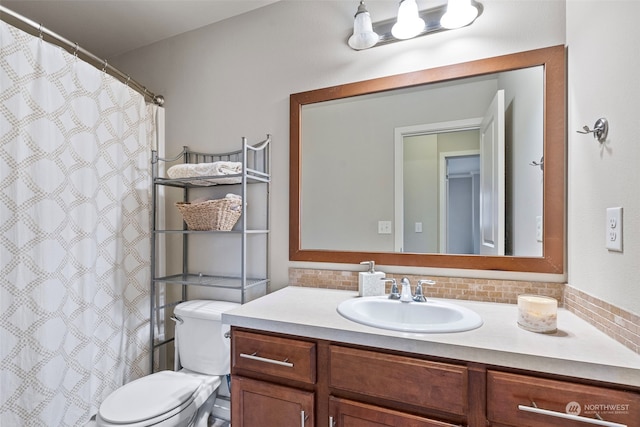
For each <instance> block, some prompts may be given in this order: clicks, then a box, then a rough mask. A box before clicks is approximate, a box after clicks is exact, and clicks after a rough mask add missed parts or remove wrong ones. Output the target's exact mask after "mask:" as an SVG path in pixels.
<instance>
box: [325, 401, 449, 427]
mask: <svg viewBox="0 0 640 427" xmlns="http://www.w3.org/2000/svg"><path fill="white" fill-rule="evenodd" d="M329 413H330V414H331V417H332V418H333V426H334V427H399V426H402V427H453V426H454V424H448V423H444V422H441V421H436V420H430V419H428V418H423V417H418V416H415V415H411V414H405V413H403V412H399V411H394V410H391V409H385V408H379V407H377V406H372V405H367V404H365V403H360V402H354V401H351V400H346V399H340V398H337V397H331V398H330V399H329Z"/></svg>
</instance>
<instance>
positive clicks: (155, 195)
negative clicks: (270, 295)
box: [150, 135, 271, 372]
mask: <svg viewBox="0 0 640 427" xmlns="http://www.w3.org/2000/svg"><path fill="white" fill-rule="evenodd" d="M270 146H271V136H270V135H267V138H266V139H265V140H264V141H261V142H259V143H257V144H254V145H250V144H249V143H248V141H247V138H244V137H243V138H242V147H241V148H240V149H239V150H236V151H231V152H226V153H215V154H214V153H201V152H195V151H191V150H189V148H188V147H184V148H183V150H182V152H181V153H180V154H179V155H178V156H176V157H173V158H161V157H159V156H158V153H157V151H153V153H152V174H153V191H152V206H153V217H152V235H151V249H152V256H151V285H150V286H151V295H150V297H151V313H150V328H151V334H150V336H151V372H153V371H154V367H155V362H156V360H155V352H156V349H158V348H160V347H162V346H164V345H166V344H168V343H170V342H172V341H173V340H174V338H173V337H169V338H166V336H165V335H166V334H165V333H164V329H165V328H164V320H165V319H164V317H165V315H164V314H165V310H167V309H171V308H172V307H175V306H176V305H177V304H179V303H180V302H182V301H186V300H187V299H188V291H187V290H188V288H189V287H190V286H203V287H210V288H218V289H227V290H234V291H237V293H238V294H239V298H238V301H237V302H239V303H241V304H244V303H245V302H248V300H249V299H250V298H251V297H256V295H257V296H262V295H264V294H266V293H267V291H268V286H269V259H268V258H269V224H270V220H269V212H270V208H269V203H270V185H271V151H270V148H271V147H270ZM180 160H181V162H182V163H183V164H197V163H213V162H218V161H228V162H240V163H241V164H242V172H241V173H239V174H234V175H221V176H201V177H190V178H178V179H171V178H166V177H161V176H160V175H159V170H160V167H159V166H160V164H162V163H165V164H168V163H171V162H179V161H180ZM230 181H232V182H230ZM249 185H259V186H262V187H263V188H261V189H259V194H260V195H261V197H264V215H265V217H264V218H261V224H260V226H259V227H250V226H249V224H248V216H249V215H248V212H247V211H248V209H251V208H250V207H249V205H250V204H251V203H249V202H248V200H247V198H248V186H249ZM163 187H167V188H177V189H179V190H181V191H182V192H183V199H184V201H185V202H188V201H189V200H190V193H191V192H192V191H193V190H195V189H198V191H206V189H207V188H209V189H216V190H219V189H220V188H221V187H224V188H225V191H228V192H230V193H234V194H238V195H240V196H241V197H242V203H243V209H242V215H241V216H240V219H239V220H238V223H237V224H236V226H235V227H234V229H233V230H231V231H217V230H216V231H193V230H189V229H188V228H187V226H186V224H183V227H182V229H177V230H168V229H163V228H159V226H160V224H159V223H160V221H159V213H160V211H161V210H160V209H158V202H159V191H160V189H161V188H163ZM263 226H264V227H263ZM169 234H177V235H180V236H181V237H182V262H181V265H182V271H180V272H177V273H172V274H166V275H164V274H163V275H160V274H158V261H159V260H158V257H159V256H161V255H162V251H161V250H160V249H159V244H158V243H159V242H158V240H159V239H158V238H159V236H161V235H169ZM221 235H226V236H233V237H234V238H237V239H239V240H240V246H239V247H240V249H239V253H238V255H239V256H240V261H239V271H238V272H237V275H235V274H234V275H229V274H220V275H217V274H215V273H210V272H209V273H207V274H203V273H201V272H196V271H192V270H191V269H190V268H189V251H188V249H189V238H190V237H192V236H205V237H206V236H211V238H214V239H215V238H216V236H218V237H219V236H221ZM250 236H264V238H263V239H262V243H263V244H264V248H263V255H261V257H262V258H263V259H262V261H263V262H264V267H263V270H264V272H265V275H264V276H260V277H249V276H248V272H247V271H248V268H247V267H248V262H249V259H248V258H249V256H248V246H249V238H250ZM251 261H252V262H258V261H259V260H253V259H252V260H251ZM159 285H173V286H181V298H180V299H179V300H177V301H173V302H165V301H160V300H159V294H158V292H157V287H158V286H159ZM248 291H251V293H250V294H249V292H248ZM251 299H252V298H251ZM160 329H162V331H160ZM159 332H160V333H159ZM158 336H160V337H162V338H158Z"/></svg>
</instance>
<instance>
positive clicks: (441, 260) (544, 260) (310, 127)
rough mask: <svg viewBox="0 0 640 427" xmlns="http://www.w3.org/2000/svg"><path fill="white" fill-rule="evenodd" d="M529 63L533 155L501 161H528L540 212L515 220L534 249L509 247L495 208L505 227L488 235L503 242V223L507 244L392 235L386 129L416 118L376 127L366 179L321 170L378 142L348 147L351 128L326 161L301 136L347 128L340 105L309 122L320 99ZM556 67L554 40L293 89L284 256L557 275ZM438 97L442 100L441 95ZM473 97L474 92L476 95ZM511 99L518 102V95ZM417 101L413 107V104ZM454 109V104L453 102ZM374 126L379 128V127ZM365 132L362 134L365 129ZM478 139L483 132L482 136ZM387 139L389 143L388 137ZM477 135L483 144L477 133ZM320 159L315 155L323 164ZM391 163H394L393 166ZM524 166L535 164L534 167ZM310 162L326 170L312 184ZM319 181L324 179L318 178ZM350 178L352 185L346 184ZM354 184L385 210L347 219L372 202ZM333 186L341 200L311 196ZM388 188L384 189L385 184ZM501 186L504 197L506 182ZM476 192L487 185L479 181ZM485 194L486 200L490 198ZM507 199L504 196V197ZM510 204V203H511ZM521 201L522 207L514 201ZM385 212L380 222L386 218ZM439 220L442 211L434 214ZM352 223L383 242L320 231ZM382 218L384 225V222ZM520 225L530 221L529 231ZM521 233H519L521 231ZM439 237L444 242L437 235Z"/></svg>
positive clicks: (360, 155)
mask: <svg viewBox="0 0 640 427" xmlns="http://www.w3.org/2000/svg"><path fill="white" fill-rule="evenodd" d="M534 68H537V69H539V70H540V78H539V81H540V85H539V86H540V91H539V92H541V93H540V94H539V99H540V110H539V111H540V114H539V117H537V122H538V123H539V127H540V129H539V133H540V137H539V139H540V141H541V146H540V150H541V156H539V157H536V158H531V159H530V160H531V161H530V162H528V163H522V161H519V162H518V163H517V164H516V163H512V164H509V161H507V162H506V163H507V167H506V169H507V171H509V170H525V168H530V169H527V170H528V171H529V170H533V169H536V168H537V173H538V179H539V187H540V199H541V200H540V201H539V210H540V211H539V213H537V215H535V216H534V217H532V218H533V219H531V218H529V220H528V221H529V222H528V224H527V225H526V226H525V227H524V228H526V229H527V233H529V235H531V233H534V235H535V236H536V237H535V240H536V241H537V242H538V243H537V244H538V245H539V248H540V249H539V251H538V252H534V253H527V252H526V251H517V250H515V249H514V248H513V247H512V246H514V244H513V240H514V236H515V235H516V234H517V233H519V231H517V230H513V229H511V227H514V226H513V225H512V224H508V225H505V219H504V215H503V216H502V217H500V216H497V218H498V221H497V224H499V226H500V227H504V229H503V230H502V231H501V233H502V234H501V233H497V234H495V236H498V237H497V238H495V239H494V241H499V242H500V243H501V244H502V243H503V241H502V240H501V239H504V237H502V236H504V234H505V231H504V230H506V235H507V237H506V239H507V241H508V243H507V245H506V246H507V249H506V250H504V248H503V249H500V250H499V251H497V252H495V253H490V252H489V253H487V252H482V253H476V252H470V253H444V252H445V251H444V250H443V249H442V248H440V249H436V250H433V251H432V252H431V251H429V249H426V250H424V251H422V250H414V249H411V248H410V249H409V250H407V248H409V244H408V243H407V242H405V243H404V246H403V243H402V242H403V240H402V238H401V236H399V234H400V233H402V228H401V227H400V226H398V227H397V228H396V224H402V223H403V218H402V217H400V216H401V214H399V213H398V212H402V209H400V210H398V209H397V208H398V207H397V206H395V205H396V204H397V200H399V199H397V198H394V197H393V195H391V196H389V194H388V193H389V192H383V191H382V186H384V185H387V184H388V181H389V180H391V181H393V170H394V168H395V169H397V168H398V166H397V154H396V163H394V160H393V155H394V154H393V153H394V137H393V135H394V132H395V134H396V135H397V134H398V133H399V132H400V131H398V129H413V127H415V125H416V124H417V123H415V122H410V123H408V124H407V123H404V124H403V125H402V126H395V125H394V126H395V129H388V130H386V129H385V131H384V132H383V133H384V134H385V136H384V139H385V142H384V144H385V145H384V150H385V153H384V155H382V157H384V158H385V159H386V162H385V163H384V164H382V165H378V164H376V165H372V166H370V169H373V170H376V171H378V172H376V173H377V175H373V176H374V177H377V178H380V179H377V178H376V179H369V180H368V181H361V182H360V183H357V182H356V181H358V180H357V179H348V178H344V179H342V181H339V183H338V184H336V182H333V183H332V182H331V181H329V180H327V177H328V176H330V174H332V173H333V171H336V170H338V169H345V168H346V169H349V168H350V166H349V165H350V164H355V163H362V162H367V161H368V160H367V156H369V155H371V156H373V152H372V151H367V150H372V149H375V150H378V149H377V148H373V147H374V145H373V144H372V145H371V147H372V148H364V149H363V148H353V147H351V143H352V142H353V143H354V146H355V145H356V144H355V142H356V141H355V139H357V137H355V136H351V137H349V138H351V139H350V140H348V141H345V142H341V144H342V145H341V147H342V148H341V149H340V152H335V150H334V152H328V153H325V156H333V157H334V158H335V159H336V160H335V161H331V160H329V163H327V159H329V158H330V157H327V159H323V157H322V156H316V154H315V152H314V148H313V146H312V145H311V144H312V143H313V144H316V145H320V144H319V143H318V142H317V141H315V142H314V139H315V138H312V137H310V135H314V134H311V133H310V132H315V130H314V129H321V128H323V127H330V128H336V129H338V130H339V132H340V133H344V134H348V133H349V132H350V131H348V130H347V129H345V128H340V127H339V126H342V125H344V126H347V125H346V124H344V123H348V122H349V119H350V115H349V114H345V113H344V112H340V110H335V112H331V113H329V114H325V115H324V116H322V115H319V117H327V116H333V117H337V118H339V120H340V123H342V124H341V125H337V124H331V125H328V126H324V122H322V119H320V120H318V119H317V118H316V119H315V122H312V121H311V119H310V117H311V115H310V114H309V113H308V112H311V111H314V110H315V109H317V108H318V107H322V108H324V106H325V105H328V104H330V103H333V104H337V105H341V104H347V103H350V102H351V101H354V100H360V99H364V98H366V97H376V96H382V97H383V98H381V99H382V101H380V100H379V101H378V102H379V103H382V104H384V103H385V102H390V101H389V99H390V98H388V99H386V100H385V99H384V97H387V96H392V95H395V94H396V93H398V92H407V93H412V94H415V92H416V91H424V90H431V89H440V88H446V87H448V86H449V85H452V84H456V85H457V86H456V87H460V85H465V86H466V85H468V83H469V82H477V81H480V82H483V81H487V80H489V78H492V79H493V76H496V75H502V74H503V73H508V72H512V71H516V70H524V69H534ZM565 74H566V65H565V49H564V46H554V47H548V48H542V49H537V50H532V51H526V52H520V53H515V54H509V55H503V56H498V57H493V58H487V59H481V60H476V61H471V62H466V63H460V64H455V65H449V66H444V67H438V68H432V69H426V70H422V71H416V72H411V73H406V74H401V75H394V76H389V77H382V78H377V79H373V80H367V81H361V82H355V83H349V84H344V85H340V86H334V87H328V88H323V89H317V90H311V91H307V92H301V93H296V94H292V95H291V96H290V115H291V117H290V120H291V121H290V154H289V155H290V187H289V203H290V206H289V259H290V260H291V261H311V262H331V263H350V264H358V263H360V262H361V261H365V260H373V261H375V262H376V263H378V264H379V265H400V266H410V267H436V268H457V269H476V270H496V271H520V272H536V273H553V274H563V273H564V263H565V256H564V255H565V197H566V189H565V151H566V147H565V145H566V144H565V132H566V131H565V121H566V120H565V118H566V82H565V79H566V77H565ZM413 96H415V95H413ZM428 96H432V95H428ZM379 99H380V98H379ZM431 99H434V98H431ZM442 99H444V100H445V101H442ZM442 99H441V100H440V101H438V102H440V103H442V105H444V104H446V103H447V102H448V101H446V100H448V99H452V96H451V95H445V98H442ZM473 99H476V97H475V95H474V98H473ZM461 102H462V104H461V105H463V104H464V105H466V104H469V103H470V102H468V101H461ZM509 102H510V104H509ZM517 102H519V103H520V104H517ZM507 104H508V105H505V106H504V107H503V109H506V110H509V108H511V109H513V108H516V107H518V108H521V106H522V104H523V102H522V101H521V100H519V99H518V100H516V99H515V98H513V99H511V101H507ZM413 105H415V104H413ZM439 105H440V104H439ZM358 108H359V107H358ZM417 109H418V110H420V109H421V108H417ZM458 109H459V110H460V109H461V108H458ZM345 111H349V110H345ZM529 114H531V113H529ZM534 115H535V114H532V117H531V121H532V122H533V121H534V117H533V116H534ZM368 120H369V123H373V122H376V121H381V120H378V119H376V118H373V119H371V118H368ZM475 120H479V119H478V118H473V119H471V118H469V117H456V119H455V120H448V119H447V120H443V119H442V118H440V117H437V118H436V117H425V115H424V114H423V117H422V118H421V119H420V121H421V123H422V124H424V123H427V122H429V123H434V122H439V123H441V122H446V123H447V125H450V124H451V123H457V124H460V126H461V128H460V129H456V130H461V129H462V130H464V129H466V128H468V127H469V125H468V123H471V122H474V121H475ZM465 126H466V128H465ZM506 126H507V128H508V127H509V126H510V122H509V117H507V119H506ZM476 127H477V126H476ZM525 127H526V126H525ZM359 130H360V132H359V133H361V134H365V135H366V134H368V133H370V130H367V127H363V126H362V125H360V128H359ZM363 130H364V131H363ZM375 132H377V133H381V132H379V131H375ZM535 132H538V131H537V130H535V129H522V130H520V131H519V135H525V136H526V135H529V134H531V133H535ZM400 133H401V132H400ZM357 134H358V132H356V133H355V135H357ZM389 135H391V136H389ZM369 138H371V136H370V135H369ZM480 138H481V139H482V137H480ZM511 138H513V139H518V138H516V137H514V136H513V132H511ZM364 139H365V141H364V142H362V143H361V144H360V147H363V145H362V144H363V143H364V144H366V143H367V141H366V137H364ZM395 143H396V145H397V141H396V142H395ZM484 144H485V145H486V142H485V143H484ZM325 145H328V144H325ZM365 147H366V146H365ZM376 147H377V146H376ZM386 150H388V151H386ZM323 162H324V164H322V163H323ZM540 163H543V167H542V166H540ZM318 164H321V165H320V166H321V167H320V168H318V167H317V166H318ZM394 164H395V165H396V166H394ZM533 166H535V168H534V167H533ZM313 169H319V170H323V171H324V173H325V175H324V176H323V177H318V176H316V177H315V178H313V179H314V180H315V181H313V182H314V184H313V185H311V184H308V183H309V182H312V181H310V180H311V178H310V174H311V171H312V170H313ZM422 170H423V171H424V172H425V173H427V172H430V171H431V169H430V168H423V169H422ZM487 170H488V168H487ZM380 171H384V172H380ZM501 173H503V172H499V174H498V175H500V174H501ZM389 174H391V175H389ZM362 175H363V174H359V175H358V177H360V178H361V176H362ZM396 175H397V174H396ZM441 175H443V176H446V174H442V173H441ZM494 175H495V173H494ZM389 176H391V178H388V177H389ZM323 180H324V181H325V182H322V181H323ZM510 180H511V181H517V179H516V178H509V177H508V178H507V181H510ZM352 182H353V184H354V187H350V186H349V185H350V183H352ZM503 185H504V184H503ZM516 185H517V184H514V183H509V182H507V186H516ZM363 186H366V188H367V191H368V192H369V194H366V195H365V196H366V197H367V198H368V199H371V198H375V199H376V206H377V205H380V206H385V209H387V210H386V211H385V212H386V213H381V214H378V216H377V217H374V218H367V219H366V220H365V219H363V220H362V221H361V222H363V223H364V222H367V223H366V224H359V221H358V220H355V219H353V218H358V214H357V212H369V211H370V210H371V208H369V207H364V206H362V205H361V204H360V203H359V202H358V201H357V200H358V198H357V197H351V195H355V194H357V193H359V192H361V191H362V188H363ZM394 186H395V187H394V190H393V191H395V193H396V196H397V194H398V193H399V192H401V191H403V190H402V188H401V187H399V186H398V184H397V182H396V183H395V184H394ZM338 187H339V188H340V191H343V192H344V194H345V195H346V197H348V199H345V196H344V195H343V196H342V198H341V199H336V201H333V200H332V199H331V198H330V197H329V198H321V197H320V196H318V197H316V195H319V194H324V195H331V194H333V193H336V192H337V188H338ZM441 187H442V186H441ZM378 188H380V191H379V192H378V191H377V189H378ZM443 188H444V187H443ZM393 191H392V192H391V193H393ZM512 191H513V190H512ZM505 192H506V193H507V198H508V194H509V191H505ZM383 193H384V194H383ZM522 193H528V190H520V194H522ZM480 194H488V193H486V191H484V190H481V191H480ZM497 194H500V193H497ZM482 197H484V200H485V205H487V204H488V202H487V200H490V199H491V197H489V196H482ZM493 198H494V199H495V198H496V197H493ZM345 200H346V201H345ZM400 200H401V199H400ZM482 200H483V199H482V198H480V205H482ZM429 203H430V204H435V201H430V202H429ZM511 203H512V204H513V203H515V202H513V201H512V202H511ZM508 204H509V202H508V203H507V205H508ZM482 209H483V208H480V209H478V210H482ZM511 209H512V210H513V207H512V208H511ZM521 209H526V208H524V207H523V208H521ZM463 211H464V210H463ZM494 211H495V210H494ZM498 211H500V210H498ZM313 212H315V213H317V214H318V215H323V216H316V217H315V218H324V217H331V216H332V215H333V217H332V218H330V219H328V220H327V223H326V224H325V223H323V222H322V221H319V220H310V219H309V218H314V216H313V215H310V213H313ZM349 212H356V214H355V215H349ZM388 212H393V214H389V213H388ZM438 215H440V216H441V217H442V214H441V213H440V214H436V216H438ZM514 215H515V214H514V213H513V212H512V211H510V210H509V208H507V212H506V217H507V220H510V217H511V216H514ZM481 216H482V214H481ZM487 217H489V215H485V218H487ZM343 218H352V219H350V220H349V221H353V223H350V222H348V221H345V222H346V223H345V224H342V219H343ZM387 219H388V221H386V220H387ZM375 220H377V221H375ZM383 220H384V221H383ZM412 221H413V220H408V219H407V218H404V222H408V224H405V228H408V229H410V230H411V232H415V233H422V232H423V230H422V226H423V224H422V222H419V223H418V222H415V223H414V222H412ZM443 221H444V220H443V219H442V218H441V220H440V222H443ZM475 221H478V220H475ZM444 222H446V221H444ZM485 223H486V221H484V222H482V223H481V225H480V227H479V229H480V231H479V233H480V235H481V240H482V241H483V242H484V240H485V237H484V236H485V235H484V234H482V233H483V232H484V231H482V230H485V229H489V228H490V227H489V228H487V227H486V226H485ZM338 225H339V226H338ZM359 225H363V226H364V227H366V229H367V230H366V233H368V235H370V237H372V238H375V239H378V240H381V241H382V239H383V238H384V239H386V240H385V242H386V243H385V244H384V245H387V246H384V245H383V244H380V245H378V244H377V243H372V242H374V241H373V240H372V242H368V241H367V238H368V237H367V236H365V235H357V234H354V235H347V236H346V237H345V236H344V234H345V233H344V232H341V233H342V236H341V239H342V240H344V241H345V242H347V243H340V244H338V242H337V240H338V239H337V238H334V237H331V233H329V230H330V229H340V228H341V227H344V229H345V230H347V229H356V228H358V226H359ZM378 227H382V228H378ZM385 227H389V228H388V229H385ZM529 227H530V228H531V229H530V230H529ZM442 230H444V229H442ZM437 233H445V232H444V231H440V232H437V231H434V232H433V233H432V234H437ZM382 234H384V235H382ZM521 234H524V231H523V232H522V233H521ZM312 235H316V236H325V237H327V236H329V237H328V238H327V239H326V240H327V242H322V241H321V237H318V238H317V239H311V238H310V237H309V236H312ZM342 237H344V238H342ZM421 237H422V235H421ZM509 239H511V241H509ZM394 240H395V242H396V244H395V246H394V245H393V243H392V244H391V246H388V245H389V242H390V241H391V242H393V241H394ZM405 240H406V239H405ZM445 240H446V239H443V238H442V236H440V238H439V241H442V242H444V241H445ZM530 240H531V239H530ZM332 242H335V245H333V244H332ZM348 242H351V243H352V245H349V243H348ZM398 242H400V243H398ZM443 245H445V244H444V243H443ZM445 246H446V245H445Z"/></svg>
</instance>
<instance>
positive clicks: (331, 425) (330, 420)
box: [329, 417, 336, 427]
mask: <svg viewBox="0 0 640 427" xmlns="http://www.w3.org/2000/svg"><path fill="white" fill-rule="evenodd" d="M335 425H336V423H335V422H334V421H333V417H329V427H333V426H335Z"/></svg>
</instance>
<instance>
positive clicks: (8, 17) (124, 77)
mask: <svg viewBox="0 0 640 427" xmlns="http://www.w3.org/2000/svg"><path fill="white" fill-rule="evenodd" d="M0 20H2V21H4V22H6V23H7V24H10V25H13V26H14V27H16V28H19V29H21V30H23V31H25V32H27V33H29V34H31V35H34V36H39V37H40V38H41V39H43V40H44V39H45V36H47V39H51V40H47V41H52V42H53V44H55V45H57V46H60V47H62V48H63V49H65V50H66V51H67V52H69V53H71V54H73V55H76V56H78V57H82V59H84V60H85V61H86V62H88V63H90V64H91V65H93V66H94V67H96V68H101V69H102V71H104V72H106V73H107V74H109V75H111V76H113V77H115V78H117V79H118V80H120V81H121V82H122V83H124V84H126V85H127V86H129V87H131V88H132V89H134V90H135V91H137V92H140V93H141V94H142V95H143V96H144V97H145V98H149V99H150V100H151V101H152V102H153V103H154V104H157V105H162V104H164V97H163V96H162V95H156V94H154V93H153V92H151V91H150V90H149V89H147V88H146V87H145V86H143V85H141V84H140V83H138V82H137V81H135V80H133V79H132V78H131V77H130V76H129V75H128V74H125V73H123V72H122V71H120V70H119V69H117V68H115V67H114V66H112V65H111V64H109V63H108V62H107V60H106V59H102V58H100V57H98V56H96V55H94V54H93V53H91V52H89V51H88V50H86V49H84V48H82V47H80V46H79V45H78V43H73V42H71V41H69V40H67V39H65V38H64V37H62V36H61V35H59V34H57V33H54V32H53V31H51V30H49V29H48V28H45V27H43V26H42V24H38V23H36V22H35V21H32V20H31V19H29V18H26V17H24V16H22V15H20V14H19V13H16V12H14V11H12V10H11V9H8V8H7V7H5V6H2V5H0ZM20 24H24V25H26V26H27V28H25V27H24V26H23V25H20ZM28 30H30V31H28Z"/></svg>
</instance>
